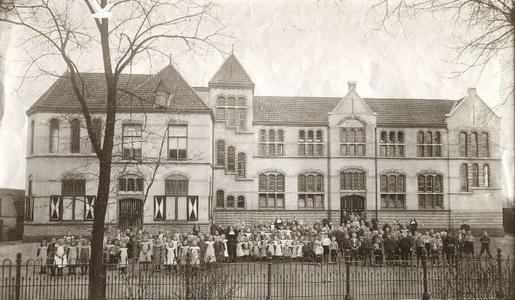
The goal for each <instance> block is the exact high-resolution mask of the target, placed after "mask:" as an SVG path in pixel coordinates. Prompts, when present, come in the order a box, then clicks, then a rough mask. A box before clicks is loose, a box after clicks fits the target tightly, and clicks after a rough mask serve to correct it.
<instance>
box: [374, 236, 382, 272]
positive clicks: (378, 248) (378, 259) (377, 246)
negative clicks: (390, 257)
mask: <svg viewBox="0 0 515 300" xmlns="http://www.w3.org/2000/svg"><path fill="white" fill-rule="evenodd" d="M372 249H373V253H374V257H375V263H376V264H379V265H381V264H382V262H383V245H382V244H381V239H380V238H379V237H376V239H375V240H374V244H373V245H372Z"/></svg>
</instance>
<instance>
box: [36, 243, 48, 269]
mask: <svg viewBox="0 0 515 300" xmlns="http://www.w3.org/2000/svg"><path fill="white" fill-rule="evenodd" d="M37 255H38V261H39V263H40V264H41V272H40V274H46V264H47V259H48V245H47V242H46V239H43V240H42V241H41V244H40V245H39V247H38V254H37Z"/></svg>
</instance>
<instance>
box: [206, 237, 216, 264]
mask: <svg viewBox="0 0 515 300" xmlns="http://www.w3.org/2000/svg"><path fill="white" fill-rule="evenodd" d="M205 243H206V253H205V255H204V262H206V263H214V262H216V257H215V247H214V242H213V237H212V236H209V237H208V238H207V241H206V242H205Z"/></svg>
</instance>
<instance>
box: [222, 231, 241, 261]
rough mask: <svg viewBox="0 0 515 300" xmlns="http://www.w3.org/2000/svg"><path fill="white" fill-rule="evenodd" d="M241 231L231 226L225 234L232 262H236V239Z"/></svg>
mask: <svg viewBox="0 0 515 300" xmlns="http://www.w3.org/2000/svg"><path fill="white" fill-rule="evenodd" d="M238 233H239V230H238V229H236V228H234V227H233V226H229V227H228V228H227V231H226V233H225V237H226V238H227V248H228V249H227V250H228V252H229V259H230V260H231V262H234V261H236V238H237V237H238Z"/></svg>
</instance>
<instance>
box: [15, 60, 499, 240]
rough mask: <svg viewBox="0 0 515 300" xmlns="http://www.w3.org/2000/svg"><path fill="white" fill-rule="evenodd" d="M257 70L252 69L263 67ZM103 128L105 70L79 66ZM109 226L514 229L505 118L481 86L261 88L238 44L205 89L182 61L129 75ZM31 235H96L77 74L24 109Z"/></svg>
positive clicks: (97, 125) (93, 164)
mask: <svg viewBox="0 0 515 300" xmlns="http://www.w3.org/2000/svg"><path fill="white" fill-rule="evenodd" d="M257 75H258V74H253V76H257ZM82 80H83V82H84V87H85V90H86V94H87V101H88V103H89V107H90V110H91V113H92V116H93V121H92V123H93V131H94V132H96V134H97V135H98V136H101V135H102V129H103V127H104V126H105V118H104V117H103V115H102V113H103V112H105V109H106V103H105V99H106V86H105V83H104V75H103V74H101V73H87V74H83V75H82ZM119 86H120V87H122V88H121V89H120V92H119V101H118V115H117V123H116V136H115V149H114V153H115V154H114V158H113V171H112V178H111V179H112V183H111V194H110V198H109V207H108V213H107V220H106V222H107V223H109V224H111V225H114V226H120V227H122V228H128V227H133V226H141V225H143V226H146V227H160V228H163V229H165V230H168V229H170V230H171V228H178V229H179V230H188V231H190V230H191V228H192V226H193V225H194V224H199V225H200V226H201V228H202V230H207V228H208V226H209V224H210V222H211V221H215V222H216V223H217V224H221V225H229V224H233V223H235V222H238V221H240V220H244V221H245V222H246V223H247V224H249V223H254V222H259V221H267V220H270V219H275V218H276V217H277V216H280V217H282V218H283V219H286V218H291V217H293V216H296V218H297V219H302V220H306V221H308V220H309V221H311V222H315V221H320V220H322V219H328V220H329V221H331V222H332V223H333V224H337V223H339V222H340V221H341V220H342V218H343V216H344V215H345V214H346V213H365V214H366V216H367V218H368V219H370V218H372V217H375V216H377V217H378V218H379V220H380V222H381V223H383V222H384V221H393V220H394V219H395V218H398V219H399V220H400V221H401V222H406V221H409V220H410V219H411V218H416V219H417V221H418V222H419V224H420V225H419V226H420V227H422V228H435V229H444V228H446V229H453V228H457V227H459V225H460V224H461V221H462V220H468V223H469V224H470V225H471V226H472V228H473V229H486V230H489V231H491V234H497V235H499V234H503V226H502V199H501V192H502V187H501V184H502V183H501V159H500V157H501V153H500V150H501V149H500V119H499V117H498V116H496V115H495V114H494V113H493V112H492V110H491V109H490V108H489V107H488V106H487V105H486V104H485V103H484V102H483V100H482V99H481V98H480V97H479V96H478V95H477V94H476V90H475V89H473V88H470V89H468V92H467V93H464V96H463V98H461V99H457V100H439V99H423V97H424V95H420V96H421V99H405V98H402V99H397V98H394V99H392V98H388V99H386V98H363V97H362V96H361V95H360V94H359V92H358V91H359V87H357V84H356V82H352V81H349V82H348V88H347V92H346V94H345V95H342V96H341V97H278V96H258V95H255V94H254V89H255V85H254V83H253V81H252V79H251V77H250V76H249V74H248V73H247V72H246V70H245V68H244V67H243V65H242V64H241V63H240V61H239V60H238V59H237V58H236V56H235V55H234V54H231V55H230V56H229V57H228V58H227V59H226V61H225V62H224V63H223V64H222V66H221V67H220V68H219V69H218V71H217V72H216V73H215V74H214V76H213V77H212V79H211V80H210V81H209V84H208V86H207V87H191V86H190V85H189V84H188V83H187V82H186V81H185V80H184V78H183V77H182V76H181V75H180V73H179V72H178V71H177V70H176V69H175V68H174V67H173V66H171V65H169V66H167V67H165V68H164V69H163V70H161V71H160V72H158V73H157V74H155V75H152V76H151V75H143V74H130V75H129V74H125V75H122V76H121V77H120V82H119ZM27 115H28V121H29V131H28V143H27V145H28V149H27V185H26V186H27V188H26V203H25V206H26V209H25V212H26V213H25V229H24V236H25V238H26V239H31V238H34V237H41V236H51V235H63V234H67V233H69V232H73V233H75V234H85V235H89V234H90V233H89V230H90V226H91V223H92V219H93V217H94V211H93V203H94V201H95V198H96V189H97V174H98V162H97V161H96V156H95V155H94V151H93V150H92V147H91V145H90V142H89V139H88V135H87V132H86V127H85V121H84V119H83V117H82V115H81V114H80V106H79V103H78V101H77V100H76V99H75V96H74V94H73V91H72V89H71V84H70V82H69V78H68V76H67V74H64V75H63V76H62V78H60V79H58V80H57V81H56V82H55V83H54V84H53V85H52V86H51V87H50V88H49V89H48V90H47V91H46V92H45V93H44V94H43V95H42V96H41V97H40V99H39V100H37V101H36V102H35V104H34V105H33V106H32V107H31V108H30V109H29V110H28V111H27Z"/></svg>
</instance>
